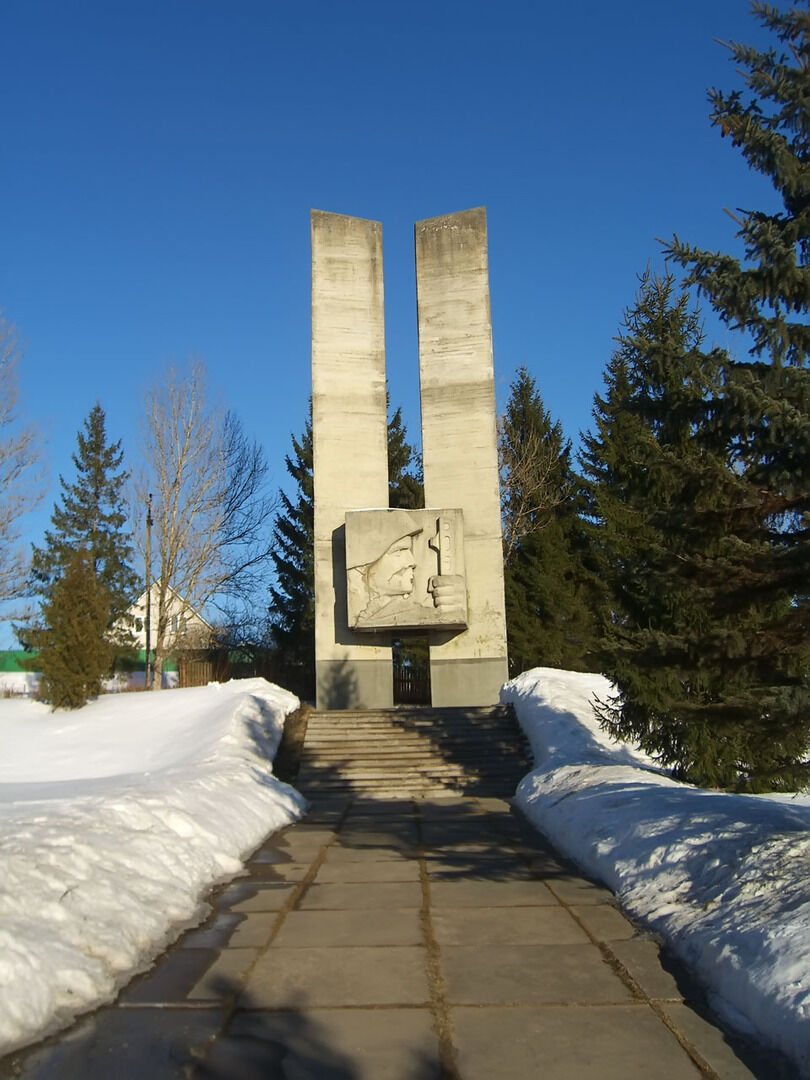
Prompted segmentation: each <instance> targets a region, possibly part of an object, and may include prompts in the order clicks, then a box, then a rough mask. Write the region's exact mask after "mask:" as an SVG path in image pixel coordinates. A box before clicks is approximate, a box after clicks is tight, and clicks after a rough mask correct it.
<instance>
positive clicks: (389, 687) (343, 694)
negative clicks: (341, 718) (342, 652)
mask: <svg viewBox="0 0 810 1080" xmlns="http://www.w3.org/2000/svg"><path fill="white" fill-rule="evenodd" d="M315 681H316V706H317V708H319V709H390V708H391V707H392V706H393V704H394V672H393V667H392V664H391V660H390V658H389V659H385V660H318V661H316V663H315Z"/></svg>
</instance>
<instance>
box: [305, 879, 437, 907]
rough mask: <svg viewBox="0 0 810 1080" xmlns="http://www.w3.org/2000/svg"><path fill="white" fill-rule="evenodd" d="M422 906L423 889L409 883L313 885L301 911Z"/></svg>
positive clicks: (306, 895)
mask: <svg viewBox="0 0 810 1080" xmlns="http://www.w3.org/2000/svg"><path fill="white" fill-rule="evenodd" d="M421 906H422V888H421V886H420V885H418V884H416V883H414V882H409V881H402V882H399V881H397V882H388V881H385V882H368V883H363V884H355V883H350V884H342V883H340V884H338V883H336V884H330V885H311V886H310V888H309V889H307V892H306V894H305V895H304V898H303V899H302V901H301V903H300V904H299V908H300V909H301V910H306V909H311V908H318V909H320V910H324V909H328V908H332V909H338V910H346V909H363V910H369V909H371V908H379V909H383V910H384V909H387V908H418V907H421Z"/></svg>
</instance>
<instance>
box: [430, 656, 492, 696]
mask: <svg viewBox="0 0 810 1080" xmlns="http://www.w3.org/2000/svg"><path fill="white" fill-rule="evenodd" d="M508 678H509V669H508V666H507V662H506V657H505V656H495V657H480V658H476V659H468V660H465V659H456V660H433V659H431V661H430V701H431V704H432V705H434V706H435V707H436V708H441V707H442V706H445V705H497V704H498V702H499V701H500V689H501V687H502V686H503V684H504V683H505V682H506V681H507V679H508Z"/></svg>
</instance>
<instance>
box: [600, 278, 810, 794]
mask: <svg viewBox="0 0 810 1080" xmlns="http://www.w3.org/2000/svg"><path fill="white" fill-rule="evenodd" d="M618 342H619V343H618V347H617V349H616V352H615V354H614V356H613V359H612V361H611V364H610V366H609V368H608V374H607V382H608V389H607V393H606V395H605V396H604V397H597V399H596V405H595V408H594V421H595V431H594V433H592V434H588V435H585V436H583V452H582V455H581V463H582V466H583V471H584V474H585V477H586V479H587V481H588V484H589V489H590V495H591V514H592V518H593V521H594V523H595V529H594V544H593V558H594V560H595V565H596V569H597V574H596V577H597V579H598V580H599V581H600V582H601V583H602V587H603V589H604V602H603V606H602V641H601V657H602V668H603V671H604V673H605V674H606V675H608V676H609V677H610V678H611V679H612V681H613V682H614V683H615V685H616V687H617V690H618V694H617V696H616V697H615V698H614V699H613V700H611V701H607V702H602V703H601V705H600V707H599V709H598V712H599V714H600V717H601V719H602V722H603V724H604V726H605V727H606V728H607V730H608V731H609V732H610V733H611V734H613V735H616V736H619V737H621V738H630V739H633V740H635V741H637V742H638V743H639V744H640V745H641V746H642V747H643V748H644V749H645V750H647V751H648V752H650V753H652V754H654V755H657V756H658V757H659V758H660V760H661V761H662V763H664V764H666V765H669V766H672V767H673V768H674V769H675V771H676V773H677V775H679V776H681V777H682V778H684V779H690V780H694V781H696V782H699V783H701V784H704V785H707V786H715V787H729V786H737V787H762V786H768V785H770V784H776V783H779V781H780V777H781V778H785V777H786V776H787V774H788V773H789V772H790V768H789V766H790V764H791V763H795V762H796V761H797V757H798V756H800V755H801V753H802V751H803V747H804V745H805V735H803V734H799V738H798V740H797V739H796V738H795V737H794V734H795V733H794V732H793V731H791V729H790V728H789V727H788V728H785V727H784V726H782V725H780V724H771V725H770V726H769V729H768V733H767V737H765V738H763V731H762V729H761V727H759V726H758V725H754V724H751V722H750V717H749V716H748V715H747V705H746V702H748V703H749V704H750V703H751V702H753V701H754V700H755V699H757V698H760V700H763V699H762V698H761V695H763V694H766V687H765V686H764V685H763V683H762V681H761V675H762V674H763V669H762V667H761V657H760V656H759V653H760V649H761V640H760V632H761V629H762V626H763V622H764V621H767V620H768V619H769V618H773V617H776V616H777V615H778V614H781V615H782V616H784V614H785V605H784V598H780V599H778V600H777V601H776V606H775V607H774V601H773V598H766V597H764V596H763V595H761V594H758V593H757V592H756V591H754V592H749V593H747V594H746V592H745V590H744V589H741V590H740V592H739V593H737V595H736V596H735V595H734V593H735V589H736V586H737V582H736V579H735V576H734V575H735V573H737V572H738V570H739V568H738V567H736V566H735V563H736V558H737V554H738V543H737V538H736V537H734V536H733V535H729V531H728V526H729V522H730V521H731V520H732V519H733V517H734V515H735V512H736V508H737V507H738V506H739V503H740V500H741V499H742V498H744V496H745V490H746V484H747V481H746V479H745V477H744V476H742V475H741V474H740V472H739V470H738V469H737V468H736V467H735V464H734V462H733V460H732V458H731V456H730V455H729V453H728V449H727V447H725V446H723V445H718V442H717V436H716V417H717V413H718V410H721V409H722V400H723V392H724V373H725V368H726V365H727V362H728V361H727V358H726V357H725V356H724V354H722V353H720V352H719V351H717V350H712V351H709V352H707V351H705V350H704V348H703V333H702V328H701V325H700V319H699V316H698V314H697V312H696V311H694V310H690V307H689V299H688V295H687V294H686V293H685V292H682V293H680V294H679V295H676V294H675V291H674V281H673V279H672V277H671V276H667V277H665V278H654V277H650V276H649V275H646V276H645V277H644V278H643V279H642V286H641V289H640V292H639V296H638V300H637V303H636V305H635V307H634V308H632V309H631V310H630V311H629V312H628V313H627V315H626V318H625V322H624V327H623V330H622V333H621V334H620V336H619V339H618Z"/></svg>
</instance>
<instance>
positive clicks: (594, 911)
mask: <svg viewBox="0 0 810 1080" xmlns="http://www.w3.org/2000/svg"><path fill="white" fill-rule="evenodd" d="M571 911H572V912H573V914H574V915H576V917H577V918H578V919H579V920H580V921H581V922H582V924H583V925H584V926H585V928H586V930H588V931H589V932H590V933H591V934H593V936H594V937H595V938H596V939H597V941H626V940H629V939H630V938H632V937H635V936H636V935H637V934H638V932H639V931H638V930H637V929H636V927H635V926H633V924H632V923H631V922H630V920H629V919H626V918H625V917H624V915H622V913H621V912H620V911H619V910H618V909H617V908H615V907H613V905H612V904H584V905H582V906H581V907H573V906H572V907H571Z"/></svg>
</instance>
